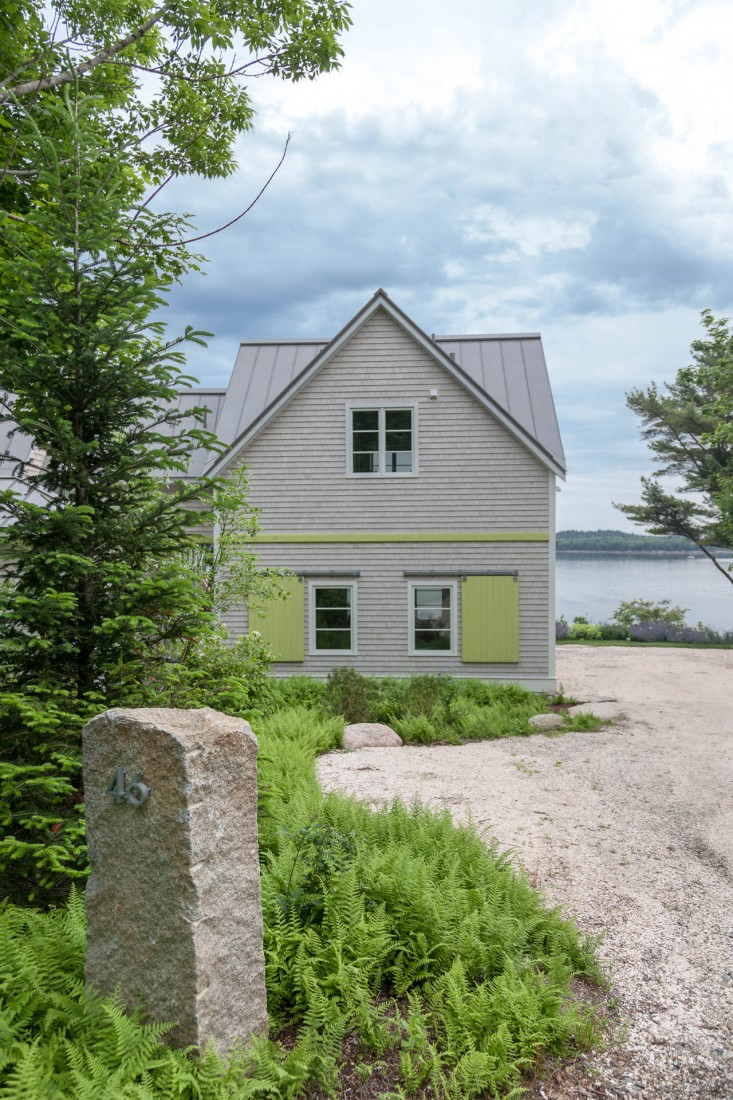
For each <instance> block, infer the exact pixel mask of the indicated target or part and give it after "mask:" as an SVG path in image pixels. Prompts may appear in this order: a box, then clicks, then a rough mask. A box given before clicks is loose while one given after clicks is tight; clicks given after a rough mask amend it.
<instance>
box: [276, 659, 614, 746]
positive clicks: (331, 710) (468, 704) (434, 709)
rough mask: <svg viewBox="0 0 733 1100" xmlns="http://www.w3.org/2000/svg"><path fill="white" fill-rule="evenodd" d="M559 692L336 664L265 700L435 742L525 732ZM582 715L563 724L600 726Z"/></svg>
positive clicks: (558, 700)
mask: <svg viewBox="0 0 733 1100" xmlns="http://www.w3.org/2000/svg"><path fill="white" fill-rule="evenodd" d="M562 702H563V699H562V697H561V696H560V697H550V696H547V695H542V694H539V693H537V692H534V691H528V690H527V689H526V688H523V687H520V685H519V684H512V683H498V682H497V683H485V682H483V681H481V680H468V679H459V678H457V677H453V676H444V675H431V674H425V675H420V676H409V677H403V678H397V677H376V676H363V675H362V674H361V673H359V672H357V671H356V670H355V669H353V668H348V667H339V668H334V669H332V671H331V672H330V674H329V676H328V679H327V680H326V681H325V683H324V682H323V681H318V680H312V679H311V678H310V677H308V676H294V677H292V678H290V679H288V680H281V681H276V682H274V684H273V685H272V687H271V689H270V698H269V706H270V707H271V708H272V707H278V706H280V707H282V706H292V705H295V706H300V705H303V706H306V707H308V708H310V709H314V710H316V711H317V712H318V713H320V714H322V715H324V716H326V715H329V714H331V715H339V716H341V717H342V718H343V719H344V720H345V721H346V722H347V723H351V722H385V723H386V724H387V725H389V726H391V727H392V728H393V729H394V730H395V731H396V732H397V733H398V734H399V735H400V737H401V738H402V740H403V741H404V742H405V743H406V744H423V745H427V744H433V743H436V742H440V743H443V744H445V743H447V744H452V745H462V744H465V743H466V742H467V741H485V740H491V739H493V738H496V737H525V736H528V735H529V734H532V733H536V732H537V731H536V730H535V729H534V728H533V727H532V726H531V725H530V724H529V719H530V718H531V717H532V715H534V714H539V713H542V712H544V711H547V710H548V709H549V708H550V706H551V705H552V704H555V705H557V704H562ZM586 718H588V716H587V715H586V716H583V719H584V721H583V723H579V720H578V719H577V718H574V719H570V718H568V719H567V727H566V728H567V729H568V730H573V729H597V728H598V726H599V725H600V724H601V723H600V722H599V721H598V720H591V722H590V724H588V723H587V722H585V719H586Z"/></svg>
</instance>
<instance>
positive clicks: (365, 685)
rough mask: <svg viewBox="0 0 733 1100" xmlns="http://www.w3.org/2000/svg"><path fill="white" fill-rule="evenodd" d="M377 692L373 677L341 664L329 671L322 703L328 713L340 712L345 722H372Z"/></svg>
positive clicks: (375, 681) (376, 683) (377, 688)
mask: <svg viewBox="0 0 733 1100" xmlns="http://www.w3.org/2000/svg"><path fill="white" fill-rule="evenodd" d="M378 694H379V685H378V682H377V680H375V679H374V677H372V676H362V674H361V673H360V672H357V671H356V669H355V668H350V667H348V666H347V665H342V666H341V667H339V668H332V669H331V671H330V672H329V674H328V679H327V681H326V691H325V694H324V699H323V703H324V707H325V709H326V710H327V711H328V713H329V714H340V715H342V716H343V718H344V721H346V722H347V723H352V722H373V721H374V720H375V719H374V710H375V706H376V702H377V696H378Z"/></svg>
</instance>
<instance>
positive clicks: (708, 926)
mask: <svg viewBox="0 0 733 1100" xmlns="http://www.w3.org/2000/svg"><path fill="white" fill-rule="evenodd" d="M558 677H559V679H560V681H561V682H562V684H563V685H564V688H565V691H566V694H569V695H574V696H576V697H577V698H580V699H582V698H587V697H588V696H605V695H611V696H615V697H616V698H617V699H618V700H619V703H620V705H621V708H622V716H621V717H620V719H619V720H617V721H615V722H614V724H613V725H612V726H609V727H606V728H604V729H603V730H601V731H599V732H597V733H571V734H565V735H563V736H561V737H557V738H548V737H545V736H543V735H541V734H538V735H536V736H533V737H530V738H527V739H521V740H515V739H512V740H505V741H493V742H481V743H477V744H471V745H466V746H461V747H449V746H434V747H424V748H401V749H400V748H397V749H362V750H360V751H358V752H353V753H330V754H328V755H327V756H324V757H321V759H320V761H319V765H318V774H319V779H320V781H321V783H322V785H323V787H324V788H326V789H329V790H332V789H338V790H341V791H346V792H348V793H350V794H353V795H355V796H356V797H358V798H360V799H363V800H365V801H368V802H371V803H373V804H377V803H379V802H380V801H384V800H385V799H386V800H391V799H392V798H394V797H396V796H399V797H400V798H402V799H404V800H406V801H409V800H411V799H412V798H413V797H415V796H419V797H420V798H421V799H422V800H423V801H424V802H426V803H427V804H430V805H433V806H439V807H447V808H448V809H449V810H450V811H451V813H452V814H453V815H454V817H455V818H456V820H461V821H463V820H466V819H467V818H468V817H469V816H470V817H471V818H472V819H473V821H474V823H475V824H476V825H477V827H478V828H479V829H481V830H484V831H486V832H487V833H488V836H489V837H492V838H494V839H495V841H496V842H497V844H498V845H499V847H500V849H502V850H504V849H507V848H511V849H512V851H513V853H514V857H515V859H516V860H517V861H519V862H521V863H522V864H523V865H524V866H525V868H526V869H527V872H528V873H529V875H530V876H531V878H532V881H533V882H534V883H535V884H536V885H537V886H539V887H540V888H541V889H542V890H543V891H544V892H545V894H546V896H547V897H548V899H549V900H550V901H552V902H553V903H556V904H560V905H562V906H563V907H564V908H565V909H566V911H567V912H569V913H571V914H572V915H573V916H574V917H575V918H576V920H577V921H578V924H579V925H580V927H581V929H582V930H583V931H584V932H587V933H589V934H592V935H598V934H602V935H603V942H602V944H601V947H600V954H601V958H602V960H603V962H604V965H605V967H606V969H607V972H608V973H609V974H610V977H611V980H612V983H613V992H614V994H615V996H616V997H617V998H618V1002H619V1005H620V1008H621V1012H622V1016H623V1018H624V1020H625V1021H626V1029H625V1032H624V1034H623V1036H622V1038H621V1039H620V1040H619V1041H618V1042H617V1045H615V1046H614V1047H612V1048H611V1049H609V1050H608V1051H606V1052H602V1053H600V1054H599V1055H596V1056H594V1058H593V1059H592V1060H591V1062H590V1065H589V1066H588V1067H586V1068H587V1069H588V1072H587V1073H586V1072H585V1071H583V1072H581V1069H580V1064H579V1063H578V1064H576V1066H575V1067H571V1069H570V1070H568V1071H567V1072H566V1073H560V1074H558V1075H557V1077H556V1078H553V1079H551V1080H549V1081H547V1082H546V1083H545V1084H544V1085H543V1086H542V1089H541V1090H540V1091H538V1092H537V1093H536V1095H537V1096H546V1097H547V1098H548V1100H549V1098H553V1100H560V1098H573V1100H576V1098H581V1097H591V1096H592V1097H613V1098H626V1097H649V1098H650V1100H682V1098H685V1100H688V1098H695V1100H697V1098H699V1100H713V1098H715V1100H718V1098H724V1100H733V652H731V651H730V650H711V651H705V650H681V649H680V650H675V649H624V648H613V647H591V646H561V647H559V648H558Z"/></svg>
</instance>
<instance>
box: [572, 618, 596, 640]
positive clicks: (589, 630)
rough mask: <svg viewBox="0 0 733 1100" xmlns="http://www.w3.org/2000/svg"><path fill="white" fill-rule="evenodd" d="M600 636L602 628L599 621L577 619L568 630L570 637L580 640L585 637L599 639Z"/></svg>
mask: <svg viewBox="0 0 733 1100" xmlns="http://www.w3.org/2000/svg"><path fill="white" fill-rule="evenodd" d="M600 637H601V628H600V626H599V625H598V624H597V623H588V622H585V621H584V620H580V619H575V620H574V621H573V624H572V626H571V627H570V629H569V631H568V638H570V639H577V640H578V641H583V640H584V639H588V640H597V639H599V638H600Z"/></svg>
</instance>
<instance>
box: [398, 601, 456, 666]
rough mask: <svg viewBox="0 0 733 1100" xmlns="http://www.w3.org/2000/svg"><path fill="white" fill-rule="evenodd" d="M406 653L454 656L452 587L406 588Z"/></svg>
mask: <svg viewBox="0 0 733 1100" xmlns="http://www.w3.org/2000/svg"><path fill="white" fill-rule="evenodd" d="M409 631H410V653H415V654H417V653H427V654H429V653H439V654H444V655H445V654H453V653H455V640H456V586H455V585H454V584H437V585H434V584H411V585H410V623H409Z"/></svg>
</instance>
